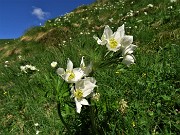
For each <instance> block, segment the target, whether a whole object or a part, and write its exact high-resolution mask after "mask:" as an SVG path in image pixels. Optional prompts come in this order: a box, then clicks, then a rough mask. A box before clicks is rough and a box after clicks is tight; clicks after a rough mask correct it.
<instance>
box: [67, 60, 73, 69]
mask: <svg viewBox="0 0 180 135" xmlns="http://www.w3.org/2000/svg"><path fill="white" fill-rule="evenodd" d="M72 69H73V63H72V61H71V60H70V59H69V58H68V60H67V70H68V71H72Z"/></svg>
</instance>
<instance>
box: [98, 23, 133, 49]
mask: <svg viewBox="0 0 180 135" xmlns="http://www.w3.org/2000/svg"><path fill="white" fill-rule="evenodd" d="M94 39H96V40H97V43H98V44H100V45H106V47H107V48H108V50H109V51H113V52H116V51H118V50H119V49H120V48H121V47H123V48H124V47H126V46H128V45H130V44H132V42H133V36H128V35H125V30H124V24H123V25H122V26H120V27H119V28H118V29H117V31H116V32H114V33H113V31H112V30H111V28H110V27H109V26H108V25H106V26H105V29H104V32H103V35H102V37H101V39H99V38H98V37H95V36H94Z"/></svg>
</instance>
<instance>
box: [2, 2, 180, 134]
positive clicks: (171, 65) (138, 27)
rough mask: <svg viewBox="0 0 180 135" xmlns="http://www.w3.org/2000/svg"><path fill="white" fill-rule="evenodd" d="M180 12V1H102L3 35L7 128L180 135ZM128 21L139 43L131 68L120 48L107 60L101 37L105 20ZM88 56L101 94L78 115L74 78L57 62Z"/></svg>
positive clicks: (14, 131)
mask: <svg viewBox="0 0 180 135" xmlns="http://www.w3.org/2000/svg"><path fill="white" fill-rule="evenodd" d="M149 4H152V5H153V6H152V5H149ZM148 5H149V6H148ZM179 18H180V3H179V1H178V0H177V2H174V3H171V2H170V1H169V0H157V1H154V0H146V1H145V0H133V1H132V0H124V1H123V0H122V1H121V0H101V1H97V2H95V3H93V4H91V5H88V6H81V7H79V8H77V9H75V10H74V11H73V12H71V13H69V14H66V15H65V16H62V17H58V18H55V19H53V20H48V21H47V22H46V23H45V24H44V26H41V27H34V28H31V29H29V30H27V31H26V32H25V34H24V35H23V36H22V37H20V38H18V39H14V40H0V60H1V64H0V74H1V75H0V116H1V120H0V125H1V126H0V134H2V135H14V134H20V135H21V134H22V135H26V134H27V135H28V134H36V132H37V131H40V132H39V134H43V135H58V134H60V135H62V134H72V135H73V134H75V135H84V134H90V135H91V134H92V135H94V134H99V135H103V134H105V135H116V134H117V135H121V134H122V135H138V134H140V135H141V134H142V135H155V134H158V135H178V133H179V132H180V53H179V52H180V44H179V43H180V36H179V35H180V19H179ZM122 24H125V31H126V34H127V35H133V37H134V42H133V44H135V45H137V46H138V48H137V49H136V50H135V52H134V56H135V58H136V62H135V63H136V64H134V65H131V66H130V67H126V66H125V65H123V64H122V63H121V62H119V61H117V60H118V59H117V58H116V57H115V56H116V55H115V53H114V57H113V58H114V59H106V58H105V57H104V55H105V54H106V52H107V48H106V47H103V46H100V45H98V44H97V42H96V41H95V40H94V38H93V36H94V35H96V36H98V37H100V36H101V35H102V33H103V30H104V26H105V25H109V26H110V27H111V28H112V29H113V31H115V30H116V29H117V28H118V27H119V26H121V25H122ZM82 56H84V58H85V63H89V62H91V61H92V62H93V73H92V74H93V77H95V79H96V81H97V85H98V87H97V88H96V89H95V90H96V91H97V92H98V93H100V98H99V100H91V101H90V102H91V103H90V104H91V106H83V107H82V111H81V113H80V114H78V113H77V112H76V106H75V103H74V99H73V98H70V91H69V87H68V85H67V83H64V81H63V80H62V79H61V78H60V76H58V75H57V73H56V68H52V67H51V65H50V64H51V62H53V61H57V62H58V67H62V68H66V63H67V58H70V59H71V60H72V61H73V64H74V67H79V65H80V60H81V57H82ZM117 57H119V56H118V55H117ZM27 64H28V65H33V66H35V67H36V68H37V69H38V70H39V71H30V72H28V73H24V72H22V71H21V70H20V66H25V65H27ZM123 100H124V101H125V102H127V106H128V107H126V106H124V109H123V106H122V101H123ZM57 102H60V111H61V115H62V117H63V120H64V122H65V123H66V124H65V125H64V124H63V122H62V119H60V117H59V115H58V109H57ZM125 102H124V104H125ZM35 123H38V124H39V125H38V126H35V125H34V124H35Z"/></svg>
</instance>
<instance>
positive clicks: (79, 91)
mask: <svg viewBox="0 0 180 135" xmlns="http://www.w3.org/2000/svg"><path fill="white" fill-rule="evenodd" d="M95 87H96V80H95V79H94V78H93V77H86V78H84V79H82V80H80V81H78V82H76V83H75V86H73V87H72V88H71V93H72V95H71V97H74V100H75V103H76V111H77V113H80V112H81V107H82V105H89V103H88V101H87V99H86V98H88V97H89V96H90V95H91V94H93V89H94V88H95Z"/></svg>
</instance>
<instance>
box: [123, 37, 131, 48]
mask: <svg viewBox="0 0 180 135" xmlns="http://www.w3.org/2000/svg"><path fill="white" fill-rule="evenodd" d="M132 42H133V36H124V37H123V38H122V40H121V44H122V45H123V46H124V47H126V46H128V45H130V44H132Z"/></svg>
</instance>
